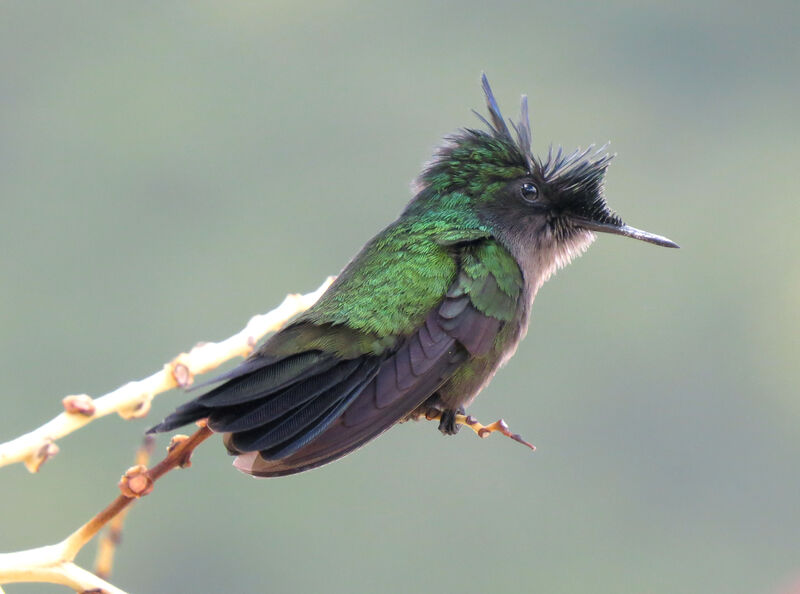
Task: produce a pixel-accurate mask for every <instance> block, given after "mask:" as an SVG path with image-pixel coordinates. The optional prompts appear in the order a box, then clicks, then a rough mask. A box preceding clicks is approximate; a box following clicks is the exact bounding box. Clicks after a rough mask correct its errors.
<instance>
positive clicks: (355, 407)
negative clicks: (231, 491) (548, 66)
mask: <svg viewBox="0 0 800 594" xmlns="http://www.w3.org/2000/svg"><path fill="white" fill-rule="evenodd" d="M481 246H483V247H481ZM498 249H499V248H497V246H496V245H489V244H487V243H482V242H478V243H477V244H472V245H469V244H467V245H465V246H464V247H463V248H462V251H461V252H460V267H461V268H460V271H459V273H458V275H457V277H456V279H455V281H454V282H453V284H452V286H451V287H450V289H449V290H448V291H447V294H446V296H445V297H444V299H443V300H442V301H441V302H440V303H439V304H438V305H437V306H436V307H435V308H434V309H432V310H431V311H430V313H429V314H428V316H427V317H426V319H425V321H424V323H423V324H422V325H421V326H420V327H419V329H418V330H417V331H416V332H415V333H414V334H412V335H411V336H409V337H407V338H406V339H405V340H403V341H402V342H399V344H398V346H396V347H394V348H393V350H392V351H389V352H386V353H384V354H382V355H360V356H354V357H352V358H348V356H347V355H340V356H336V355H333V354H331V353H327V352H324V351H321V350H308V351H304V352H300V353H295V354H291V355H288V356H285V357H283V358H278V359H275V358H272V359H269V360H266V359H265V362H264V364H263V365H257V364H253V363H252V362H251V361H248V362H245V363H244V364H243V365H249V366H252V367H250V369H249V370H248V372H245V373H244V374H237V373H232V374H231V377H232V379H230V380H229V381H227V382H226V383H224V384H222V385H220V386H218V387H217V388H214V389H213V390H211V391H210V392H208V393H207V394H204V395H202V396H200V397H199V398H197V399H196V400H194V401H192V402H189V403H187V404H184V405H183V406H181V407H179V408H178V409H177V410H176V411H175V413H173V414H172V415H170V416H169V417H167V419H165V421H164V422H163V423H162V424H160V425H158V426H157V427H155V428H153V430H151V431H166V430H169V429H173V428H175V427H178V426H180V425H183V424H186V423H189V422H192V421H195V420H198V419H201V418H206V417H207V418H208V419H209V426H210V427H211V428H212V429H213V430H214V431H218V432H223V433H225V436H224V441H225V445H226V446H227V447H228V450H229V451H230V452H231V453H232V454H236V455H237V456H238V457H237V460H236V462H235V465H236V466H237V468H239V469H240V470H243V471H244V472H247V473H249V474H253V475H256V476H281V475H286V474H293V473H296V472H301V471H303V470H308V469H310V468H314V467H317V466H321V465H322V464H325V463H327V462H330V461H332V460H335V459H337V458H340V457H341V456H344V455H345V454H347V453H349V452H351V451H353V450H354V449H356V448H358V447H360V446H361V445H363V444H364V443H366V442H367V441H369V440H371V439H373V438H374V437H376V436H378V435H379V434H380V433H382V432H383V431H385V430H386V429H388V428H389V427H391V426H392V425H394V424H395V423H397V422H398V421H401V420H403V419H404V418H406V417H408V415H409V414H410V413H412V412H413V411H414V410H415V409H417V408H418V407H419V406H420V405H421V404H422V403H424V402H425V401H426V400H427V399H428V398H429V397H430V396H431V395H432V394H433V393H434V392H435V391H436V390H437V389H438V388H439V387H440V386H442V384H443V383H444V382H446V381H447V380H448V378H450V376H452V375H453V373H454V372H455V371H456V370H457V369H458V368H459V366H460V365H462V364H463V363H464V362H465V361H466V360H467V359H468V358H469V357H470V356H477V357H480V356H484V355H486V354H487V353H489V351H490V350H491V349H492V347H493V345H494V344H495V339H496V337H497V334H498V332H499V331H500V330H501V328H502V326H503V324H504V323H506V322H508V321H509V320H510V319H511V316H512V315H513V310H514V307H516V302H517V297H518V287H519V286H521V277H520V278H519V279H516V278H515V279H512V281H513V282H512V284H513V288H514V290H513V291H509V289H508V286H509V285H508V282H507V283H506V284H505V285H504V286H501V284H500V283H499V282H498V280H497V278H496V277H495V276H494V275H493V274H492V273H491V272H490V270H492V269H495V268H496V267H495V266H492V265H487V264H486V262H490V261H491V260H492V259H493V258H494V259H495V261H498V260H497V259H498V258H504V257H507V258H510V256H504V255H503V254H499V255H498V253H497V250H498ZM501 263H502V262H501ZM512 263H513V260H512ZM514 266H516V265H515V264H514ZM513 271H516V274H519V272H518V268H514V269H513ZM513 271H512V272H513ZM501 272H507V271H501ZM506 276H507V275H506ZM322 331H323V329H322V328H320V332H322ZM280 336H281V333H279V334H278V335H276V337H280Z"/></svg>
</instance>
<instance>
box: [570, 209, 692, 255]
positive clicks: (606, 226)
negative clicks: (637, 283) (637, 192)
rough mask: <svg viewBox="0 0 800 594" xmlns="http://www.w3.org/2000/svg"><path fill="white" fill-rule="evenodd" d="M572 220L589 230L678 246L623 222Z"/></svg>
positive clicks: (662, 244)
mask: <svg viewBox="0 0 800 594" xmlns="http://www.w3.org/2000/svg"><path fill="white" fill-rule="evenodd" d="M572 220H573V221H574V222H575V224H576V225H578V226H579V227H583V228H584V229H589V230H590V231H598V232H600V233H613V234H614V235H624V236H625V237H632V238H633V239H640V240H641V241H646V242H648V243H654V244H656V245H660V246H663V247H668V248H678V247H680V246H679V245H678V244H677V243H675V242H674V241H672V240H671V239H667V238H666V237H662V236H661V235H656V234H655V233H648V232H647V231H641V230H640V229H636V228H635V227H630V226H629V225H626V224H624V223H622V224H620V225H615V224H614V223H600V222H598V221H592V220H590V219H584V218H580V217H573V219H572Z"/></svg>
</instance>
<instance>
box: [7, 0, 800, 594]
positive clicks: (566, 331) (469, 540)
mask: <svg viewBox="0 0 800 594" xmlns="http://www.w3.org/2000/svg"><path fill="white" fill-rule="evenodd" d="M799 6H800V5H798V3H797V2H796V1H795V0H787V1H785V2H779V1H762V2H758V3H751V2H727V1H723V0H708V1H701V2H697V1H695V0H686V1H683V0H681V1H677V2H670V3H665V2H630V1H627V0H612V1H609V2H603V3H580V2H527V3H514V2H492V3H486V2H441V3H429V2H349V1H332V2H307V3H298V2H288V1H273V2H241V1H233V2H203V1H198V2H191V3H188V2H184V3H166V4H165V3H158V2H136V3H122V2H116V3H108V2H71V3H60V2H22V1H12V2H4V3H3V4H2V5H0V284H1V286H2V288H1V289H0V410H2V413H0V440H5V439H10V438H12V437H15V436H16V435H18V434H20V433H22V432H24V431H27V430H30V429H32V428H34V427H36V426H38V425H39V424H41V423H42V422H43V421H45V420H46V419H48V418H50V417H51V416H52V415H53V414H55V413H57V412H58V410H59V401H60V398H61V397H62V396H63V395H64V394H69V393H82V392H87V393H89V394H93V395H99V394H102V393H105V392H107V391H109V390H111V389H113V388H115V387H116V386H118V385H120V384H122V383H124V382H126V381H129V380H133V379H138V378H141V377H144V376H145V375H148V374H149V373H151V372H153V371H155V370H156V369H158V368H159V367H160V366H161V365H162V364H163V363H164V362H166V361H168V360H169V359H170V358H171V357H172V356H174V355H175V354H176V353H178V352H180V351H182V350H184V349H186V348H188V347H190V346H191V345H193V344H194V343H195V342H197V341H200V340H217V339H221V338H224V337H226V336H228V335H230V334H232V333H233V332H235V331H237V330H238V329H239V328H240V327H241V326H242V325H243V324H244V322H245V321H246V320H247V319H248V318H249V317H250V316H251V315H252V314H254V313H257V312H262V311H266V310H268V309H271V308H272V307H273V306H274V305H276V304H277V303H279V302H280V301H281V299H282V298H283V296H284V295H285V294H286V293H287V292H294V291H303V292H305V291H308V290H311V289H313V288H315V287H316V286H317V285H318V284H319V283H320V282H321V281H322V279H323V278H324V277H325V276H326V275H328V274H332V273H336V272H337V271H338V270H339V269H340V268H341V267H342V265H344V263H345V262H346V261H347V260H348V258H350V257H351V256H352V255H353V254H354V253H355V252H356V251H357V249H358V248H359V247H360V246H361V245H362V244H363V243H364V242H365V241H366V240H367V239H369V238H370V237H371V236H372V235H373V234H374V233H375V232H376V231H377V230H378V229H380V228H381V227H382V226H384V225H386V224H387V223H389V222H390V221H391V220H392V219H393V218H394V217H395V216H396V214H397V213H398V212H399V211H400V210H401V209H402V207H403V206H404V204H405V203H406V201H407V200H408V199H409V197H410V192H409V189H408V188H409V182H410V181H411V180H412V178H413V177H414V176H415V175H416V173H417V171H418V169H419V167H420V165H421V163H422V162H423V161H425V160H426V159H427V158H428V157H429V155H430V154H431V151H432V149H433V147H434V146H435V145H436V143H437V142H438V141H439V139H440V137H441V136H442V135H443V134H446V133H448V132H451V131H453V130H455V129H456V128H458V127H461V126H475V125H477V120H476V119H475V118H474V116H473V115H472V114H471V113H470V111H469V110H470V108H478V109H481V110H482V109H483V98H482V95H481V92H480V88H479V84H478V78H479V74H480V72H481V70H485V71H486V72H487V73H488V75H489V77H490V80H491V82H492V83H493V86H494V88H495V92H496V94H497V96H498V99H499V101H500V103H501V106H502V107H503V108H504V110H505V112H506V115H508V116H514V115H516V113H517V110H518V99H519V95H520V94H521V93H522V92H526V93H528V95H529V97H530V103H531V111H532V118H533V123H534V147H535V150H536V151H538V152H542V151H544V150H546V147H547V146H548V144H549V143H550V142H555V143H557V144H559V143H560V144H563V145H564V146H565V147H566V148H570V149H571V148H573V147H575V146H577V145H584V146H585V145H586V144H588V143H591V142H599V143H602V142H605V141H606V140H609V139H611V140H612V141H613V145H612V148H613V150H615V151H616V152H618V154H619V156H618V158H617V159H616V160H615V161H614V162H613V164H612V166H611V169H610V173H609V176H608V184H607V194H608V196H609V200H610V202H611V204H612V206H613V207H615V208H616V209H617V210H618V211H619V212H620V214H622V215H623V216H624V217H625V219H626V220H627V221H628V222H630V223H631V224H633V225H636V226H640V227H642V228H645V229H648V230H651V231H654V232H657V233H663V234H665V235H668V236H669V237H671V238H673V239H674V240H676V241H677V242H678V243H680V244H681V246H682V248H683V249H682V250H680V251H673V250H663V249H658V248H656V247H653V246H649V245H646V244H642V243H638V242H634V241H630V240H625V239H623V238H618V237H610V236H605V237H601V238H600V239H599V240H598V241H597V242H596V244H595V245H594V246H593V247H592V248H591V250H590V251H589V252H588V253H587V255H586V256H584V257H583V258H581V259H580V260H578V261H576V262H575V263H573V264H572V265H571V266H570V267H569V268H567V269H566V270H564V271H562V272H561V273H559V274H558V275H557V277H556V278H555V279H553V280H551V281H550V282H549V283H548V284H547V285H546V286H545V287H544V289H543V290H542V291H541V293H540V296H539V297H538V299H537V301H536V306H535V310H534V317H533V322H532V327H531V332H530V334H529V336H528V339H527V340H526V341H525V342H524V343H523V344H522V346H521V348H520V349H519V352H518V353H517V355H516V357H515V358H514V359H513V360H512V361H511V362H510V363H509V364H508V366H507V367H506V368H505V369H504V370H503V371H502V372H501V373H500V374H499V375H498V376H497V378H496V379H495V380H494V382H493V383H492V384H491V386H489V387H488V388H487V389H486V390H485V391H484V393H483V394H482V396H481V397H480V398H479V399H478V400H477V402H476V404H475V405H474V406H473V407H472V409H471V412H473V413H474V414H476V415H477V416H478V417H479V418H480V419H482V420H484V422H488V421H492V420H494V419H496V418H498V417H500V416H503V417H505V418H506V419H507V420H508V421H509V423H510V424H511V426H512V428H513V429H515V430H517V431H520V432H521V433H522V434H523V435H525V436H526V437H527V438H529V439H531V440H532V441H533V442H534V443H536V445H537V446H538V448H539V449H538V451H537V452H536V453H535V454H533V455H532V454H531V453H530V452H528V451H527V450H526V449H524V448H522V447H520V446H518V445H517V444H514V443H513V442H511V441H508V440H505V439H503V438H500V437H496V436H495V437H492V438H491V439H488V440H486V441H481V440H478V439H476V438H475V437H474V436H473V435H471V434H470V433H469V432H462V433H460V434H459V435H458V436H456V437H455V438H450V439H445V438H443V437H441V436H440V435H439V434H438V432H437V431H436V429H435V427H434V426H433V425H432V424H426V423H417V424H408V425H403V426H400V427H397V428H395V429H394V430H392V431H390V432H389V433H388V434H386V435H385V436H383V437H382V438H381V439H379V440H377V441H376V442H373V443H372V444H370V445H369V446H368V447H366V448H364V449H363V450H361V451H359V452H357V453H356V454H354V455H351V456H349V457H347V458H346V459H344V460H342V461H340V462H338V463H336V464H333V465H330V466H327V467H325V468H322V469H320V470H316V471H313V472H310V473H306V474H302V475H299V476H295V477H291V478H285V479H280V480H269V481H264V480H253V479H251V478H249V477H247V476H245V475H242V474H240V473H238V472H236V471H235V470H234V469H233V468H232V467H231V466H230V459H229V458H228V457H227V456H226V454H225V452H224V451H223V448H222V447H221V445H220V444H219V443H212V444H207V445H205V446H204V447H203V448H201V449H200V450H199V451H198V452H197V454H196V456H195V464H194V466H193V468H192V469H191V471H186V472H176V473H174V474H172V475H170V476H169V477H167V478H166V479H165V480H164V481H163V482H162V483H160V484H159V486H158V488H157V490H156V493H155V494H154V495H152V496H151V497H148V498H147V499H146V500H143V501H142V502H141V503H140V504H138V505H137V506H136V507H135V509H134V511H133V513H132V515H131V516H130V518H129V522H128V525H127V527H126V529H125V535H124V542H123V545H122V547H121V549H120V551H119V557H118V562H117V566H116V570H115V574H114V576H113V580H112V581H114V583H115V584H117V585H118V586H120V587H122V588H124V589H126V590H129V591H131V592H137V593H138V592H256V591H259V592H260V591H265V592H326V593H330V594H334V593H340V592H341V593H345V592H347V593H353V592H370V593H371V592H385V593H393V592H412V591H416V592H419V591H421V592H465V593H467V592H475V593H477V592H559V593H561V592H564V593H578V592H593V593H601V592H603V593H604V592H607V593H614V594H621V593H637V594H639V593H645V592H646V593H664V594H673V593H675V592H681V593H693V592H697V593H709V592H725V593H729V594H732V593H759V594H760V593H765V594H772V593H784V592H789V591H793V590H794V588H795V587H798V586H797V584H800V472H798V459H800V396H799V395H798V385H800V371H799V369H800V365H798V363H800V361H798V355H800V344H798V340H799V338H798V337H800V316H798V302H800V266H798V255H799V254H800V233H798V223H800V200H799V199H798V191H797V171H798V162H800V143H798V138H800V127H799V126H798V112H797V106H798V104H800V76H798V72H799V71H800V43H799V42H798V33H797V31H798V27H800V8H799ZM184 399H185V395H184V394H181V393H178V392H171V393H169V394H166V395H164V396H162V397H159V398H158V399H157V400H156V401H155V403H154V410H153V412H152V413H151V415H150V417H149V418H147V419H144V420H139V421H135V422H123V421H121V420H120V419H118V418H107V419H104V420H102V421H101V422H98V423H96V424H93V425H91V426H90V427H88V428H86V429H84V430H82V431H81V432H79V433H77V434H73V435H71V436H69V437H68V438H66V439H64V440H62V441H61V442H60V445H61V449H62V451H61V454H60V455H59V456H57V457H56V458H55V459H53V460H52V461H50V462H49V463H48V464H47V465H46V466H45V467H44V468H43V470H42V472H41V473H40V474H39V475H36V476H30V475H29V474H28V473H27V472H26V471H25V469H24V468H23V467H22V466H19V465H18V466H15V467H10V468H5V469H2V470H0V550H2V551H10V550H16V549H20V548H24V547H32V546H37V545H42V544H47V543H51V542H55V541H56V540H58V539H60V538H61V537H62V536H64V535H65V534H67V532H68V531H70V530H72V529H73V528H74V527H76V526H77V525H78V524H79V523H80V522H82V521H84V520H85V519H86V518H88V517H89V516H90V515H91V514H93V513H94V512H95V511H97V510H98V509H99V508H100V507H101V506H102V505H104V504H105V503H106V502H107V501H108V500H109V499H110V498H111V497H113V496H114V494H115V493H116V487H115V484H116V481H117V479H118V477H119V475H120V474H121V472H122V471H123V470H124V469H125V468H127V466H128V465H129V464H130V463H131V460H132V456H133V452H134V450H135V448H136V446H137V445H138V443H139V441H140V439H141V436H142V433H143V431H144V430H145V429H146V428H147V427H148V426H150V425H151V424H152V423H153V422H154V421H156V420H158V419H160V418H161V417H162V416H164V415H165V414H166V413H168V412H169V411H171V410H172V408H173V407H174V406H176V405H177V404H179V403H180V402H181V401H183V400H184ZM166 441H167V440H166V438H164V437H162V438H161V440H160V442H159V444H160V445H159V448H160V447H161V446H163V445H165V444H166ZM92 555H93V550H92V547H91V546H90V547H87V551H86V552H84V554H83V555H82V556H81V560H82V561H83V562H84V563H90V562H91V557H92ZM793 584H795V585H794V586H793ZM59 591H64V590H63V589H61V588H59V587H55V586H44V585H41V584H37V585H30V586H21V585H18V586H13V585H12V586H8V587H7V592H9V594H16V593H26V592H59Z"/></svg>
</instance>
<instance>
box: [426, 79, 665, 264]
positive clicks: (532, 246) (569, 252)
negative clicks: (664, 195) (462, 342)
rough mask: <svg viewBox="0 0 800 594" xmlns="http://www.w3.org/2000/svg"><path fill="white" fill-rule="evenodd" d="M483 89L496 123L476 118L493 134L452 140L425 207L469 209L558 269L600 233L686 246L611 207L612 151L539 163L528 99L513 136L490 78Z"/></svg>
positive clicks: (440, 156) (433, 170)
mask: <svg viewBox="0 0 800 594" xmlns="http://www.w3.org/2000/svg"><path fill="white" fill-rule="evenodd" d="M482 82H483V90H484V93H485V94H486V102H487V105H488V109H489V119H486V118H484V117H483V116H481V115H480V114H478V113H477V112H476V115H477V116H478V117H479V118H480V119H481V120H482V121H483V122H484V123H485V124H486V126H487V127H488V130H486V131H484V130H473V129H466V130H462V131H460V132H459V133H458V134H456V135H454V136H451V137H449V138H448V139H447V142H446V143H445V144H444V145H443V146H442V147H440V148H439V149H438V150H437V152H436V154H435V156H434V158H433V160H432V161H431V162H430V163H429V164H428V165H427V166H426V168H425V169H424V171H423V172H422V174H421V175H420V176H419V178H418V179H417V189H418V191H419V193H418V195H417V198H418V200H421V201H423V202H425V203H428V205H430V204H431V202H441V201H445V202H447V203H449V204H453V205H456V204H457V205H460V207H462V208H463V207H467V208H469V209H470V210H471V211H472V212H474V213H475V214H476V215H477V217H478V218H479V219H480V220H481V222H483V223H485V224H486V225H487V226H488V227H489V228H490V229H492V230H493V231H494V232H496V234H497V235H498V236H499V238H500V239H503V240H504V242H505V243H507V244H510V245H511V247H512V248H514V247H515V246H516V247H518V248H519V249H520V250H521V251H524V252H527V253H531V251H532V250H533V251H535V252H536V253H538V254H545V253H546V254H549V255H550V257H551V259H552V260H553V264H554V266H555V267H560V266H562V265H564V264H566V263H567V262H568V261H569V260H570V258H571V257H572V256H574V255H576V254H578V253H580V252H581V251H583V250H584V249H585V248H586V247H587V246H588V245H589V244H590V243H591V242H592V240H593V239H594V232H602V233H613V234H616V235H624V236H626V237H632V238H634V239H639V240H642V241H647V242H650V243H654V244H656V245H661V246H665V247H678V246H677V245H676V244H675V243H674V242H672V241H670V240H669V239H667V238H665V237H661V236H659V235H654V234H652V233H648V232H646V231H641V230H639V229H635V228H634V227H630V226H629V225H626V224H625V223H624V222H623V221H622V219H621V218H620V217H619V216H617V215H616V214H615V213H614V212H612V211H611V209H610V208H609V207H608V204H607V203H606V199H605V197H604V195H603V181H604V178H605V174H606V169H607V168H608V164H609V162H610V161H611V159H612V158H613V155H610V154H608V153H606V151H605V148H606V147H605V146H604V147H601V148H600V149H598V150H595V149H594V148H593V147H589V148H588V149H585V150H580V149H579V150H576V151H574V152H573V153H571V154H568V155H566V154H564V153H563V151H562V150H561V149H560V148H559V149H558V150H555V151H554V150H553V149H552V148H551V150H550V152H549V154H548V155H547V158H546V159H539V158H537V157H536V156H534V155H533V153H532V152H531V129H530V122H529V119H528V102H527V98H526V97H525V96H523V97H522V109H521V115H520V119H519V122H517V123H514V122H512V121H509V122H508V123H509V124H510V128H511V129H509V125H507V124H506V121H505V119H504V118H503V116H502V114H501V113H500V108H499V107H498V105H497V102H496V101H495V98H494V95H493V94H492V89H491V88H490V87H489V82H488V81H487V79H486V75H483V77H482ZM512 130H513V134H512ZM514 251H517V250H514Z"/></svg>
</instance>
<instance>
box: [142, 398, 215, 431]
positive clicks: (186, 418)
mask: <svg viewBox="0 0 800 594" xmlns="http://www.w3.org/2000/svg"><path fill="white" fill-rule="evenodd" d="M210 412H211V411H210V410H209V409H207V408H206V407H205V406H202V405H200V404H197V402H195V401H192V402H187V403H186V404H184V405H183V406H180V407H178V409H177V410H176V411H175V412H174V413H172V414H171V415H169V416H168V417H167V418H166V419H164V420H163V421H161V422H160V423H159V424H158V425H156V426H155V427H150V429H148V430H147V434H148V435H150V434H151V433H165V432H166V431H172V430H173V429H177V428H178V427H183V426H184V425H188V424H189V423H194V422H195V421H199V420H200V419H204V418H206V417H207V416H208V415H209V413H210Z"/></svg>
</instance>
